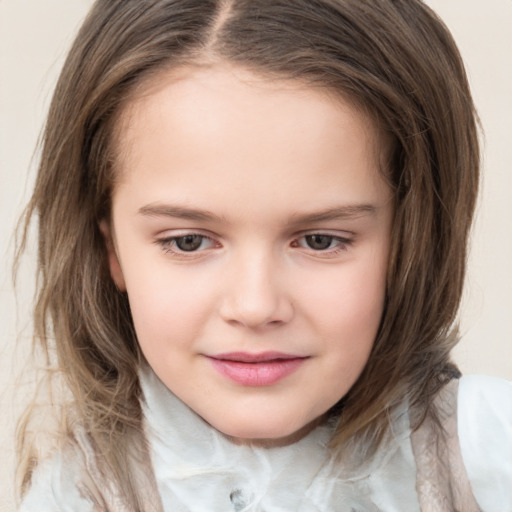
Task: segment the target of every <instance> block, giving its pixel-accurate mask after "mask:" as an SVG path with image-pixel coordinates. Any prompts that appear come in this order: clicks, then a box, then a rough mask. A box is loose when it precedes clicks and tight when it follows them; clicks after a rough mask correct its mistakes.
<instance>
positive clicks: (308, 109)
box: [104, 66, 393, 443]
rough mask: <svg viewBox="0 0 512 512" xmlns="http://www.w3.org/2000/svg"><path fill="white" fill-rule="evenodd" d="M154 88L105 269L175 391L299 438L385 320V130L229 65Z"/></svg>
mask: <svg viewBox="0 0 512 512" xmlns="http://www.w3.org/2000/svg"><path fill="white" fill-rule="evenodd" d="M150 85H151V87H150V88H149V89H147V90H146V92H145V94H144V95H143V96H141V97H139V98H138V99H136V100H135V101H133V102H132V103H131V104H130V105H129V107H128V108H127V109H126V111H125V112H124V115H123V118H122V122H121V124H120V129H119V133H118V145H119V152H120V162H119V164H120V166H119V168H120V169H119V172H120V182H119V184H118V185H117V186H116V190H115V191H114V195H113V217H112V219H113V221H112V230H111V232H112V236H113V241H114V247H115V252H114V250H111V253H110V267H111V272H112V276H113V278H114V280H115V281H116V283H117V285H118V286H119V288H121V289H122V290H126V291H127V293H128V297H129V300H130V304H131V309H132V314H133V319H134V323H135V328H136V331H137V335H138V339H139V343H140V346H141V348H142V351H143V353H144V354H145V356H146V358H147V360H148V362H149V364H150V365H151V367H152V368H153V370H154V371H155V372H156V374H157V375H158V376H159V377H160V379H161V380H162V381H163V382H164V383H165V384H166V385H167V386H168V388H169V389H170V390H172V391H173V392H174V393H175V394H176V395H177V396H178V397H179V398H181V399H182V400H183V401H184V402H185V403H186V404H188V405H189V406H190V407H191V408H192V409H193V410H194V411H196V412H197V413H198V414H199V415H200V416H202V417H203V418H204V419H205V420H206V421H207V422H209V423H210V424H211V425H213V426H214V427H215V428H217V429H218V430H220V431H222V432H224V433H225V434H227V435H229V436H233V437H235V438H238V439H240V440H247V439H252V440H260V439H274V440H276V441H277V442H278V443H283V442H284V443H286V442H291V441H293V440H294V439H297V438H298V437H300V435H302V434H304V433H305V432H307V431H308V430H309V429H310V428H311V427H312V426H313V425H314V424H315V423H317V422H318V420H319V419H321V417H322V415H323V414H324V413H325V412H326V411H327V410H328V409H329V408H330V407H331V406H333V405H334V404H335V403H336V402H338V400H339V399H340V398H341V397H343V396H344V395H345V394H346V393H347V391H348V390H349V389H350V387H351V386H352V385H353V384H354V382H355V381H356V379H357V378H358V376H359V375H360V373H361V371H362V370H363V368H364V366H365V364H366V362H367V360H368V357H369V353H370V350H371V348H372V345H373V342H374V339H375V336H376V333H377V330H378V326H379V322H380V319H381V315H382V310H383V304H384V295H385V282H386V268H387V260H388V253H389V239H390V229H391V221H392V214H393V212H392V206H391V199H390V197H391V195H390V191H389V189H388V187H387V186H386V184H385V182H384V180H383V179H382V177H381V176H380V172H379V154H380V148H379V136H378V133H377V130H376V129H375V127H374V126H373V125H372V123H371V122H370V121H369V120H368V119H367V118H366V117H364V116H363V115H362V114H360V113H359V112H358V111H357V110H355V109H354V108H353V107H352V106H351V105H350V104H348V103H346V102H343V101H341V100H339V99H334V98H333V97H332V96H329V95H327V93H326V92H325V91H321V90H319V89H317V90H314V89H311V88H307V87H304V86H301V85H300V84H298V83H290V82H284V81H283V82H279V81H269V80H268V81H265V80H263V79H261V78H258V77H257V76H256V75H253V74H251V73H249V72H247V71H243V70H240V69H237V68H231V67H228V66H226V67H220V66H219V67H216V68H210V69H204V68H196V69H194V70H193V69H189V70H186V69H185V70H182V71H181V73H180V74H179V75H178V74H177V73H176V72H174V74H166V75H164V76H161V77H159V79H158V80H155V81H153V83H152V84H150ZM104 231H107V230H106V228H105V226H104Z"/></svg>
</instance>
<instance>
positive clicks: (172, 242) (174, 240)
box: [155, 232, 353, 259]
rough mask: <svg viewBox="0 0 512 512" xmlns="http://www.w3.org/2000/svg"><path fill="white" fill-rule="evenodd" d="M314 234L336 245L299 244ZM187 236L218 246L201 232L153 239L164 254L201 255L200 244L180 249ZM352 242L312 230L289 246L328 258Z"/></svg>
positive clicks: (346, 247) (179, 255) (195, 256)
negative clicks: (190, 248) (323, 247)
mask: <svg viewBox="0 0 512 512" xmlns="http://www.w3.org/2000/svg"><path fill="white" fill-rule="evenodd" d="M314 236H317V237H318V236H320V237H327V238H329V239H330V243H329V246H330V245H332V244H333V243H336V245H335V247H332V248H329V247H328V248H326V249H318V250H315V249H313V248H311V247H305V246H302V245H300V243H299V241H300V240H306V239H307V238H308V237H314ZM187 237H200V239H201V240H200V246H201V245H203V243H204V241H209V242H211V244H212V247H215V246H217V247H219V246H220V244H219V243H218V242H217V241H216V240H214V239H213V238H211V237H209V236H207V235H203V234H201V233H186V234H183V235H179V236H172V237H166V238H159V239H157V240H155V243H156V244H157V245H159V246H160V247H161V248H162V249H163V251H164V253H165V254H171V255H174V256H177V257H181V258H184V259H185V258H187V259H193V258H197V257H199V256H200V255H201V253H202V252H203V251H204V250H205V249H203V250H201V249H200V246H199V247H198V248H197V249H193V250H190V251H186V250H183V249H180V248H179V247H178V245H177V244H178V243H179V241H180V240H184V239H185V238H187ZM306 243H307V242H306ZM352 244H353V240H352V239H351V238H347V237H341V236H338V235H332V234H330V233H322V232H312V233H307V234H304V235H302V236H300V237H298V238H296V239H294V240H293V242H292V243H291V247H303V248H305V249H309V250H310V251H312V253H313V254H315V256H320V257H324V258H328V257H334V256H336V255H338V254H339V253H341V252H346V251H347V250H348V249H349V248H350V247H351V245H352Z"/></svg>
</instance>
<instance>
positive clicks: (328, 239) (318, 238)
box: [304, 234, 334, 251]
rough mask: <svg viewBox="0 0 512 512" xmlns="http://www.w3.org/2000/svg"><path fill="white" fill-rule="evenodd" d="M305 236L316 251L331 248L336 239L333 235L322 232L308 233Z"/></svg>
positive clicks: (307, 242)
mask: <svg viewBox="0 0 512 512" xmlns="http://www.w3.org/2000/svg"><path fill="white" fill-rule="evenodd" d="M304 238H305V239H306V244H307V246H308V247H309V248H310V249H314V250H315V251H325V249H329V247H331V244H332V242H333V239H334V237H333V236H329V235H320V234H315V235H306V236H305V237H304Z"/></svg>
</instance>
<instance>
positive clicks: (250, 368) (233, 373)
mask: <svg viewBox="0 0 512 512" xmlns="http://www.w3.org/2000/svg"><path fill="white" fill-rule="evenodd" d="M209 359H210V361H211V363H212V365H213V367H214V368H215V369H216V370H217V371H218V372H219V373H220V374H222V375H224V376H225V377H227V378H228V379H230V380H232V381H234V382H236V383H237V384H240V385H242V386H270V385H271V384H275V383H276V382H279V381H280V380H282V379H284V378H285V377H287V376H288V375H290V374H291V373H293V372H294V371H295V370H297V369H298V368H299V366H301V365H302V363H304V361H305V360H306V358H303V357H297V358H294V359H276V360H273V361H261V362H258V363H244V362H240V361H230V360H227V359H214V358H211V357H210V358H209Z"/></svg>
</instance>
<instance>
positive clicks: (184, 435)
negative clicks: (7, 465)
mask: <svg viewBox="0 0 512 512" xmlns="http://www.w3.org/2000/svg"><path fill="white" fill-rule="evenodd" d="M142 386H143V391H144V394H145V396H146V403H145V405H144V413H145V416H146V420H147V421H146V423H147V435H148V439H149V443H150V450H151V457H152V462H153V466H154V470H155V475H156V480H157V485H158V489H159V492H160V494H161V498H162V502H163V506H164V509H165V511H166V512H185V511H187V512H189V511H190V512H230V511H232V512H241V511H242V510H243V511H244V512H256V511H258V512H278V511H279V512H285V511H286V512H288V511H289V512H292V511H293V512H299V511H302V512H306V511H307V512H320V511H321V512H331V511H332V512H345V511H350V512H376V511H378V512H405V511H407V512H419V510H420V509H419V504H418V499H417V495H416V489H415V484H416V468H415V462H414V458H413V455H412V449H411V443H410V430H409V418H408V414H407V411H406V408H405V407H404V409H403V410H401V411H398V412H397V414H396V417H395V418H394V419H393V434H392V435H390V437H389V439H388V440H387V442H386V443H384V444H383V446H382V448H381V450H380V451H379V452H378V453H377V455H376V457H374V458H373V459H372V460H371V461H370V462H369V463H367V464H366V465H365V466H364V467H362V468H360V469H358V470H354V469H352V468H350V467H347V464H345V463H343V462H342V463H339V462H335V461H334V460H332V458H331V455H330V452H329V449H328V447H327V442H328V440H329V437H330V435H331V432H332V429H333V428H334V424H333V423H332V422H331V424H328V425H323V426H320V427H317V428H316V429H315V430H314V431H313V432H312V433H311V434H309V435H308V436H307V437H306V438H304V439H302V440H300V441H299V442H297V443H295V444H294V445H291V446H288V447H283V448H271V449H264V448H251V447H248V446H237V445H234V444H233V443H231V442H230V441H229V440H227V439H226V438H225V437H224V436H223V435H222V434H220V433H218V432H217V431H215V430H214V429H213V428H211V427H210V426H209V425H207V424H206V423H205V422H204V421H203V420H202V419H201V418H200V417H198V416H197V415H196V414H195V413H194V412H192V411H191V410H190V409H189V408H188V407H187V406H186V405H185V404H183V403H182V402H181V401H179V400H178V399H177V398H176V397H175V396H174V395H173V394H172V393H170V391H169V390H168V389H167V388H166V387H165V386H164V385H163V384H162V383H161V382H160V381H159V380H158V379H157V378H156V376H155V375H154V374H153V373H152V372H150V371H147V372H144V373H143V375H142ZM458 420H459V436H460V444H461V451H462V455H463V459H464V462H465V465H466V468H467V472H468V475H469V477H470V480H471V484H472V488H473V490H474V494H475V497H476V499H477V501H478V503H479V505H480V506H481V508H482V511H483V512H512V498H511V489H512V449H511V445H512V385H511V384H510V383H507V382H504V381H501V380H499V379H494V378H490V377H463V378H462V379H461V381H460V385H459V402H458ZM80 474H81V470H80V467H78V465H77V461H76V460H74V459H70V457H69V456H68V457H66V456H65V455H64V454H56V455H55V457H54V458H53V459H51V460H48V461H46V462H43V463H42V464H41V465H40V466H38V468H37V470H36V472H35V474H34V478H33V483H32V487H31V489H30V490H29V492H28V494H27V495H26V497H25V499H24V501H23V504H22V506H21V509H20V510H21V511H22V512H57V511H58V512H62V511H65V512H68V511H69V512H92V511H93V505H92V504H91V503H90V502H89V501H88V500H85V499H84V498H82V497H81V496H80V492H79V490H78V488H77V483H78V482H79V481H80Z"/></svg>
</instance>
